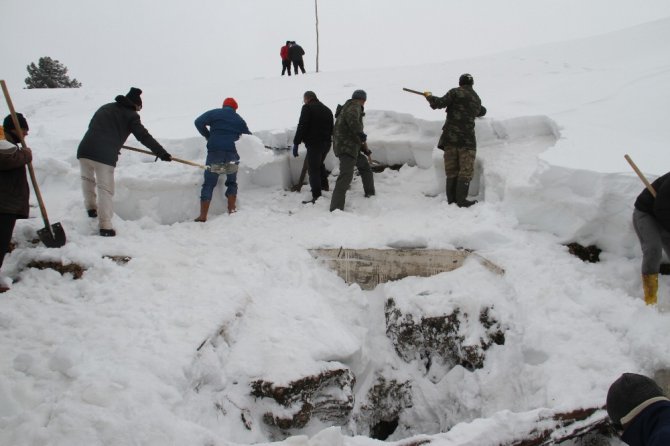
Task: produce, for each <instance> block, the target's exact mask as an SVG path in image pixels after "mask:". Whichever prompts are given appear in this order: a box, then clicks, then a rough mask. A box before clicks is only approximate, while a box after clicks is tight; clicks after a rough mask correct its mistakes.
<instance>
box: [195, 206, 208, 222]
mask: <svg viewBox="0 0 670 446" xmlns="http://www.w3.org/2000/svg"><path fill="white" fill-rule="evenodd" d="M209 203H210V202H209V201H201V202H200V215H198V217H197V218H196V219H195V220H193V221H197V222H200V223H204V222H206V221H207V213H208V212H209Z"/></svg>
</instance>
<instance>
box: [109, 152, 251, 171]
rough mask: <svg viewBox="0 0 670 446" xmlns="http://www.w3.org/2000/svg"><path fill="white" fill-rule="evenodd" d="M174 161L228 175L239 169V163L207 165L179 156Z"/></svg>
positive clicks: (148, 153)
mask: <svg viewBox="0 0 670 446" xmlns="http://www.w3.org/2000/svg"><path fill="white" fill-rule="evenodd" d="M121 147H122V148H124V149H126V150H130V151H132V152H137V153H144V154H145V155H151V156H156V154H155V153H153V152H150V151H148V150H142V149H138V148H136V147H130V146H121ZM172 161H175V162H177V163H182V164H188V165H189V166H194V167H199V168H200V169H203V170H208V171H210V172H212V173H215V174H217V175H228V174H231V173H235V172H237V170H238V165H237V163H216V164H212V165H209V166H206V165H204V164H198V163H194V162H193V161H189V160H183V159H179V158H175V157H172Z"/></svg>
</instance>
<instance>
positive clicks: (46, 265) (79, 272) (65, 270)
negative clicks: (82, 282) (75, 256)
mask: <svg viewBox="0 0 670 446" xmlns="http://www.w3.org/2000/svg"><path fill="white" fill-rule="evenodd" d="M26 268H37V269H53V270H54V271H58V272H59V273H61V275H65V274H72V278H73V279H81V278H82V276H83V275H84V272H85V271H86V268H84V267H83V266H81V265H78V264H76V263H68V264H63V263H62V262H45V261H41V260H33V261H32V262H30V263H29V264H28V265H26Z"/></svg>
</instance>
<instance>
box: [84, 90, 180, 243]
mask: <svg viewBox="0 0 670 446" xmlns="http://www.w3.org/2000/svg"><path fill="white" fill-rule="evenodd" d="M141 94H142V90H140V89H139V88H134V87H133V88H131V89H130V91H129V92H128V94H126V95H125V96H121V95H119V96H117V97H116V98H115V101H114V102H112V103H109V104H105V105H103V106H102V107H100V108H99V109H98V111H96V112H95V114H94V115H93V118H92V119H91V122H90V123H89V125H88V130H87V131H86V134H85V135H84V138H83V139H82V140H81V142H80V143H79V149H78V150H77V159H79V167H80V169H81V187H82V190H83V192H84V204H85V205H86V211H87V212H88V216H89V217H91V218H95V217H98V224H99V227H100V235H102V236H104V237H113V236H115V235H116V231H114V229H112V216H113V215H114V208H113V204H112V199H113V197H114V168H115V167H116V162H117V161H118V159H119V153H120V152H121V146H123V144H124V143H125V142H126V139H128V136H130V134H131V133H132V134H133V136H135V138H137V140H138V141H139V142H141V143H142V144H144V145H145V146H146V147H148V148H149V149H150V150H151V151H152V152H153V153H155V154H156V156H157V157H158V158H160V159H161V160H163V161H171V160H172V156H171V155H170V154H169V153H168V152H167V151H166V150H165V149H164V148H163V146H161V145H160V144H159V143H158V141H156V140H155V139H154V138H153V136H151V134H149V131H148V130H147V129H146V128H145V127H144V126H143V125H142V121H141V120H140V115H139V113H138V112H139V111H140V110H141V109H142V98H141V97H140V95H141ZM96 188H97V191H98V196H97V203H96Z"/></svg>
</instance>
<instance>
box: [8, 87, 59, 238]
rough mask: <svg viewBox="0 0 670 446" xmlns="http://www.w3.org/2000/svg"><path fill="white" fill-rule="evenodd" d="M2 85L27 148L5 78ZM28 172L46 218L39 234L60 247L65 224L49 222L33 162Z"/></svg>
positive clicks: (24, 146)
mask: <svg viewBox="0 0 670 446" xmlns="http://www.w3.org/2000/svg"><path fill="white" fill-rule="evenodd" d="M0 85H2V92H3V93H4V95H5V100H6V101H7V106H8V107H9V112H10V113H11V115H12V121H13V122H14V128H15V129H16V130H15V131H16V133H17V134H18V136H19V140H20V141H21V147H22V148H26V147H27V146H26V141H25V139H24V137H23V131H21V125H20V124H19V119H18V117H17V116H16V111H15V110H14V104H12V98H11V97H10V96H9V90H7V84H5V81H4V80H0ZM28 173H29V174H30V182H31V183H32V184H33V191H35V196H36V197H37V203H38V204H39V206H40V212H41V213H42V220H44V228H42V229H39V230H38V231H37V235H38V236H39V238H40V240H41V241H42V243H44V245H45V246H46V247H48V248H60V247H61V246H63V245H64V244H65V231H64V230H63V226H61V224H60V223H54V224H52V225H50V224H49V217H48V216H47V209H46V207H45V206H44V200H42V193H41V192H40V188H39V186H38V184H37V179H36V178H35V170H34V169H33V164H32V163H28Z"/></svg>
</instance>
